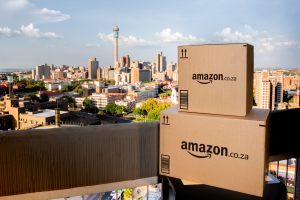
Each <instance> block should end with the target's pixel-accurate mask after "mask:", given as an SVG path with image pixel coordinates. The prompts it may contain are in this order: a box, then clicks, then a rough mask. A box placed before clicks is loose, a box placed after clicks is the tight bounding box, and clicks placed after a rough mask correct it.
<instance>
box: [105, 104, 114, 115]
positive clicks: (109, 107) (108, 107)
mask: <svg viewBox="0 0 300 200" xmlns="http://www.w3.org/2000/svg"><path fill="white" fill-rule="evenodd" d="M104 110H105V112H108V113H110V114H111V115H114V114H115V113H116V110H117V105H116V104H115V103H113V104H107V105H106V106H105V108H104Z"/></svg>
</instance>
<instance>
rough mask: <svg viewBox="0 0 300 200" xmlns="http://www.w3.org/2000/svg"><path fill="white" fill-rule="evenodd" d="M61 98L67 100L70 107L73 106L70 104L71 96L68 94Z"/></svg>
mask: <svg viewBox="0 0 300 200" xmlns="http://www.w3.org/2000/svg"><path fill="white" fill-rule="evenodd" d="M62 98H63V99H67V100H68V105H69V106H70V107H74V106H71V105H70V104H71V103H73V98H72V97H69V96H63V97H62Z"/></svg>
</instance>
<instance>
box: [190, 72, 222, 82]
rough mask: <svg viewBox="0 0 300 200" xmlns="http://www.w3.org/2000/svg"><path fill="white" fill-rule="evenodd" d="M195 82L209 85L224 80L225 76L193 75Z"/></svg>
mask: <svg viewBox="0 0 300 200" xmlns="http://www.w3.org/2000/svg"><path fill="white" fill-rule="evenodd" d="M193 80H196V81H197V82H198V83H201V84H208V83H212V82H213V80H223V74H193Z"/></svg>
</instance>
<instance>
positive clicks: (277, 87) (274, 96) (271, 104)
mask: <svg viewBox="0 0 300 200" xmlns="http://www.w3.org/2000/svg"><path fill="white" fill-rule="evenodd" d="M283 80H284V79H283V71H281V70H277V71H275V72H273V71H271V72H269V71H267V70H263V71H260V72H256V73H255V75H254V86H255V102H256V104H257V107H259V108H268V109H272V110H274V109H275V102H276V103H282V102H283V83H284V81H283ZM267 82H269V83H270V84H268V83H267ZM266 90H269V91H266ZM267 94H268V95H269V97H267V96H266V95H267Z"/></svg>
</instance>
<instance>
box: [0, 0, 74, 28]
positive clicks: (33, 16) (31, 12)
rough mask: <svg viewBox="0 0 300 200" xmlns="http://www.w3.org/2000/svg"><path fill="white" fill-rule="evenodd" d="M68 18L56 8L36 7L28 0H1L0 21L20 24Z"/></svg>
mask: <svg viewBox="0 0 300 200" xmlns="http://www.w3.org/2000/svg"><path fill="white" fill-rule="evenodd" d="M67 19H70V16H69V15H67V14H63V13H61V12H60V11H57V10H50V9H48V8H38V7H37V6H36V5H35V4H33V3H30V2H29V1H28V0H1V1H0V21H1V20H3V21H5V22H7V21H10V20H11V21H12V22H18V23H20V24H24V23H25V24H27V23H34V24H37V23H47V22H59V21H63V20H67Z"/></svg>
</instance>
